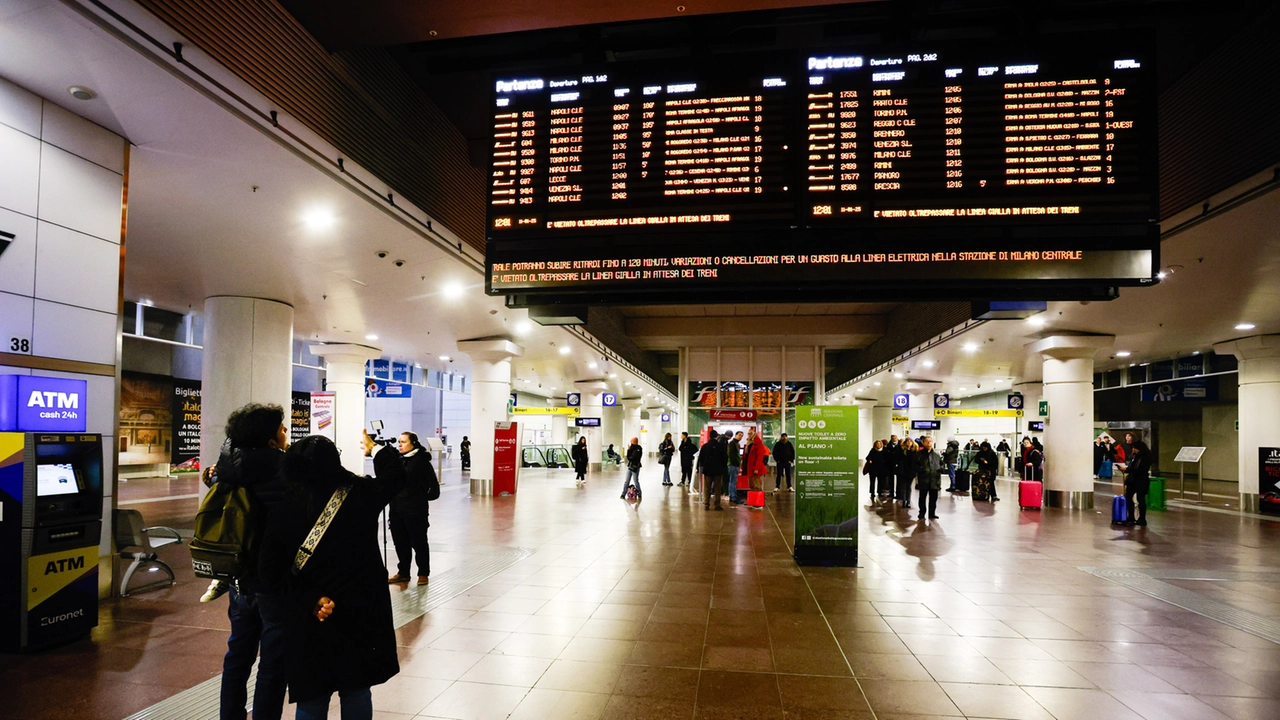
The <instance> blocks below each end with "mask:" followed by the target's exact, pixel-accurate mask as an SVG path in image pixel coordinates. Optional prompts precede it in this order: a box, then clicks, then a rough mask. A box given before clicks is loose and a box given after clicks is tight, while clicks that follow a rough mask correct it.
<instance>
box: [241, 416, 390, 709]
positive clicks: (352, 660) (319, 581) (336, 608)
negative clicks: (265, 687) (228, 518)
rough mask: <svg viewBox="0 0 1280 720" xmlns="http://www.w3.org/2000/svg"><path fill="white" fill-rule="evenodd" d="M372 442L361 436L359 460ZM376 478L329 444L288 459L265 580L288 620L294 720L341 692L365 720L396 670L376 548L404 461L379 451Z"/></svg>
mask: <svg viewBox="0 0 1280 720" xmlns="http://www.w3.org/2000/svg"><path fill="white" fill-rule="evenodd" d="M375 447H377V445H376V444H375V443H374V442H373V440H372V439H370V438H369V436H368V435H367V434H366V435H365V438H364V449H365V454H366V455H368V454H369V453H371V452H372V451H373V448H375ZM373 467H374V477H362V476H358V475H356V474H355V473H352V472H350V471H349V470H346V469H345V468H343V467H342V464H341V460H340V456H339V455H338V449H337V447H335V446H334V444H333V442H332V441H330V440H329V439H328V438H324V437H320V436H315V435H313V436H311V437H307V438H304V439H302V440H299V441H298V442H297V443H296V444H295V445H294V446H292V447H291V448H290V449H289V452H288V453H286V456H285V460H284V476H285V480H286V482H288V483H289V488H290V495H289V497H288V499H287V502H285V503H283V504H281V506H280V511H279V512H278V513H277V517H276V518H273V520H272V522H273V525H272V528H271V531H270V532H269V533H268V535H267V538H266V540H265V541H264V543H263V552H262V556H261V559H260V568H261V572H262V574H263V575H264V576H269V577H281V578H285V584H286V587H287V589H288V623H287V626H286V632H285V648H286V649H285V667H286V674H287V676H288V678H289V699H290V701H291V702H295V703H298V717H299V718H303V717H308V718H309V717H321V718H322V717H325V714H326V713H327V707H328V703H329V699H330V697H331V696H332V694H333V693H334V692H340V693H341V695H342V702H343V706H344V709H346V707H347V706H348V704H350V705H351V706H352V708H353V709H357V710H358V711H361V712H363V710H364V709H365V708H367V709H368V712H367V714H366V715H365V716H366V717H368V716H371V715H372V713H373V708H372V702H373V701H372V697H371V695H370V692H369V688H370V687H371V686H373V685H380V684H382V683H384V682H386V681H387V680H388V679H390V678H391V677H392V676H394V675H395V674H396V673H398V672H400V664H399V660H398V659H397V654H396V632H395V625H394V623H393V621H392V616H391V596H390V594H389V592H388V591H387V583H386V582H385V580H384V578H385V577H386V575H385V574H384V572H385V568H384V567H383V565H382V549H381V548H380V547H379V545H378V518H379V517H380V515H381V513H382V509H383V508H384V507H386V505H387V503H389V502H390V501H391V498H393V497H395V496H396V495H397V494H399V492H400V490H401V489H403V488H404V485H405V482H406V474H405V468H404V463H403V462H402V461H401V459H400V454H399V453H398V452H396V449H395V448H393V447H390V446H388V447H384V448H382V449H381V450H379V451H378V454H377V455H375V456H374V459H373ZM340 487H341V488H347V493H346V497H345V499H344V500H343V502H342V504H341V506H340V507H339V508H338V510H337V512H336V513H334V514H333V515H332V520H331V522H330V524H329V526H328V528H327V530H326V531H325V532H324V534H323V536H322V537H321V538H320V541H319V543H318V544H317V545H316V546H315V549H314V551H313V552H312V554H311V555H309V556H306V557H307V559H306V562H305V565H304V566H303V567H302V568H301V570H297V571H296V572H295V570H294V568H295V567H296V565H297V558H298V557H299V555H304V556H305V554H304V553H300V552H299V548H301V547H302V545H303V543H304V542H305V541H306V539H307V536H308V534H309V533H310V532H311V530H312V529H313V528H314V527H316V524H317V519H318V518H319V517H320V515H321V514H322V513H323V512H324V510H325V508H326V506H327V505H328V504H329V503H330V501H331V499H332V498H333V496H334V494H335V491H337V489H338V488H340Z"/></svg>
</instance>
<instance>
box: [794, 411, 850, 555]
mask: <svg viewBox="0 0 1280 720" xmlns="http://www.w3.org/2000/svg"><path fill="white" fill-rule="evenodd" d="M795 526H796V535H795V559H796V562H797V563H799V564H801V565H835V566H844V567H852V566H855V565H857V564H858V408H856V407H828V406H823V407H801V408H796V518H795Z"/></svg>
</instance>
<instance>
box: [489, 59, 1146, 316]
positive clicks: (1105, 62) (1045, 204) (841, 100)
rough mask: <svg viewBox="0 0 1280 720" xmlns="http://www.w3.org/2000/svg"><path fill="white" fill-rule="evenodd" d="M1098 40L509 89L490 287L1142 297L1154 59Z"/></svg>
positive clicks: (653, 68)
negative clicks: (1014, 288) (1066, 292)
mask: <svg viewBox="0 0 1280 720" xmlns="http://www.w3.org/2000/svg"><path fill="white" fill-rule="evenodd" d="M1097 48H1098V43H1097V42H1096V41H1090V42H1088V43H1079V44H1071V43H1063V44H1062V46H1061V47H1046V48H1044V49H1043V50H1025V49H1023V50H1019V51H1017V52H1011V51H1005V52H1002V51H1001V50H1000V48H999V46H998V45H997V44H991V45H990V47H988V46H986V45H979V46H976V47H960V48H950V49H947V48H927V47H922V48H919V49H913V50H908V51H884V50H874V51H858V50H856V49H855V50H841V51H823V52H808V53H801V54H786V55H778V54H768V55H759V56H733V57H725V58H719V59H716V58H714V57H713V58H712V59H708V60H702V61H698V62H690V63H685V64H683V65H680V64H677V65H671V64H666V65H644V64H640V65H636V64H621V63H619V64H614V65H610V66H608V67H602V68H590V69H589V70H594V72H591V71H582V70H581V69H579V70H575V71H571V72H562V73H540V74H522V75H512V76H509V77H499V78H496V79H495V81H494V95H493V115H492V119H493V153H492V166H491V169H490V177H489V184H490V187H489V198H488V211H489V212H488V237H489V249H488V253H487V256H488V264H489V277H488V286H489V290H490V292H491V293H494V294H515V293H523V294H530V293H531V294H533V295H537V294H538V293H557V294H563V293H569V294H572V293H606V294H626V293H632V292H640V293H652V292H665V291H677V292H678V291H681V290H707V289H730V288H735V287H742V288H746V287H760V285H761V283H791V284H797V283H799V284H804V283H818V284H826V285H838V284H840V283H848V282H859V283H869V284H872V285H874V284H889V283H901V282H904V281H911V280H934V281H940V282H941V281H947V282H952V283H954V284H956V285H957V286H963V285H965V284H966V283H969V284H974V285H979V286H984V287H988V288H989V287H998V286H1000V285H1001V284H1006V285H1007V284H1009V283H1014V284H1016V283H1018V282H1023V283H1025V282H1027V281H1040V282H1055V281H1060V282H1076V283H1083V282H1102V283H1107V284H1110V285H1123V284H1137V283H1141V282H1148V281H1150V279H1151V278H1152V276H1153V275H1154V273H1155V270H1156V269H1157V268H1156V266H1155V264H1156V262H1157V257H1158V252H1157V251H1158V237H1157V235H1156V232H1155V224H1154V223H1155V219H1156V218H1157V215H1158V214H1157V208H1156V197H1157V192H1156V190H1157V188H1156V125H1155V95H1154V83H1153V82H1152V80H1153V77H1154V65H1153V63H1152V61H1151V59H1150V57H1149V56H1148V54H1147V53H1146V52H1145V51H1143V50H1142V47H1141V45H1139V46H1138V47H1128V46H1126V45H1124V44H1123V43H1119V44H1112V45H1108V46H1107V48H1108V49H1106V50H1104V51H1099V50H1098V49H1097ZM1115 48H1119V49H1118V50H1117V49H1115Z"/></svg>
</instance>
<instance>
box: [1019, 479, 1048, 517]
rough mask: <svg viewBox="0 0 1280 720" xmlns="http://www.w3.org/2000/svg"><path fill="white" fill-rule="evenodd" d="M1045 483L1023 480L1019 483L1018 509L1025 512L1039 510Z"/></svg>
mask: <svg viewBox="0 0 1280 720" xmlns="http://www.w3.org/2000/svg"><path fill="white" fill-rule="evenodd" d="M1043 492H1044V483H1040V482H1036V481H1035V480H1023V481H1021V482H1019V483H1018V507H1020V508H1022V509H1023V510H1032V509H1034V510H1039V509H1040V505H1041V500H1042V499H1043V498H1042V496H1043Z"/></svg>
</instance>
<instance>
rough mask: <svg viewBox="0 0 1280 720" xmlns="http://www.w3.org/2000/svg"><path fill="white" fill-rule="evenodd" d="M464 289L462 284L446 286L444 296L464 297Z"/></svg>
mask: <svg viewBox="0 0 1280 720" xmlns="http://www.w3.org/2000/svg"><path fill="white" fill-rule="evenodd" d="M462 292H463V287H462V284H461V283H456V282H454V283H448V284H446V285H445V286H444V296H445V297H447V298H457V297H462Z"/></svg>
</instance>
